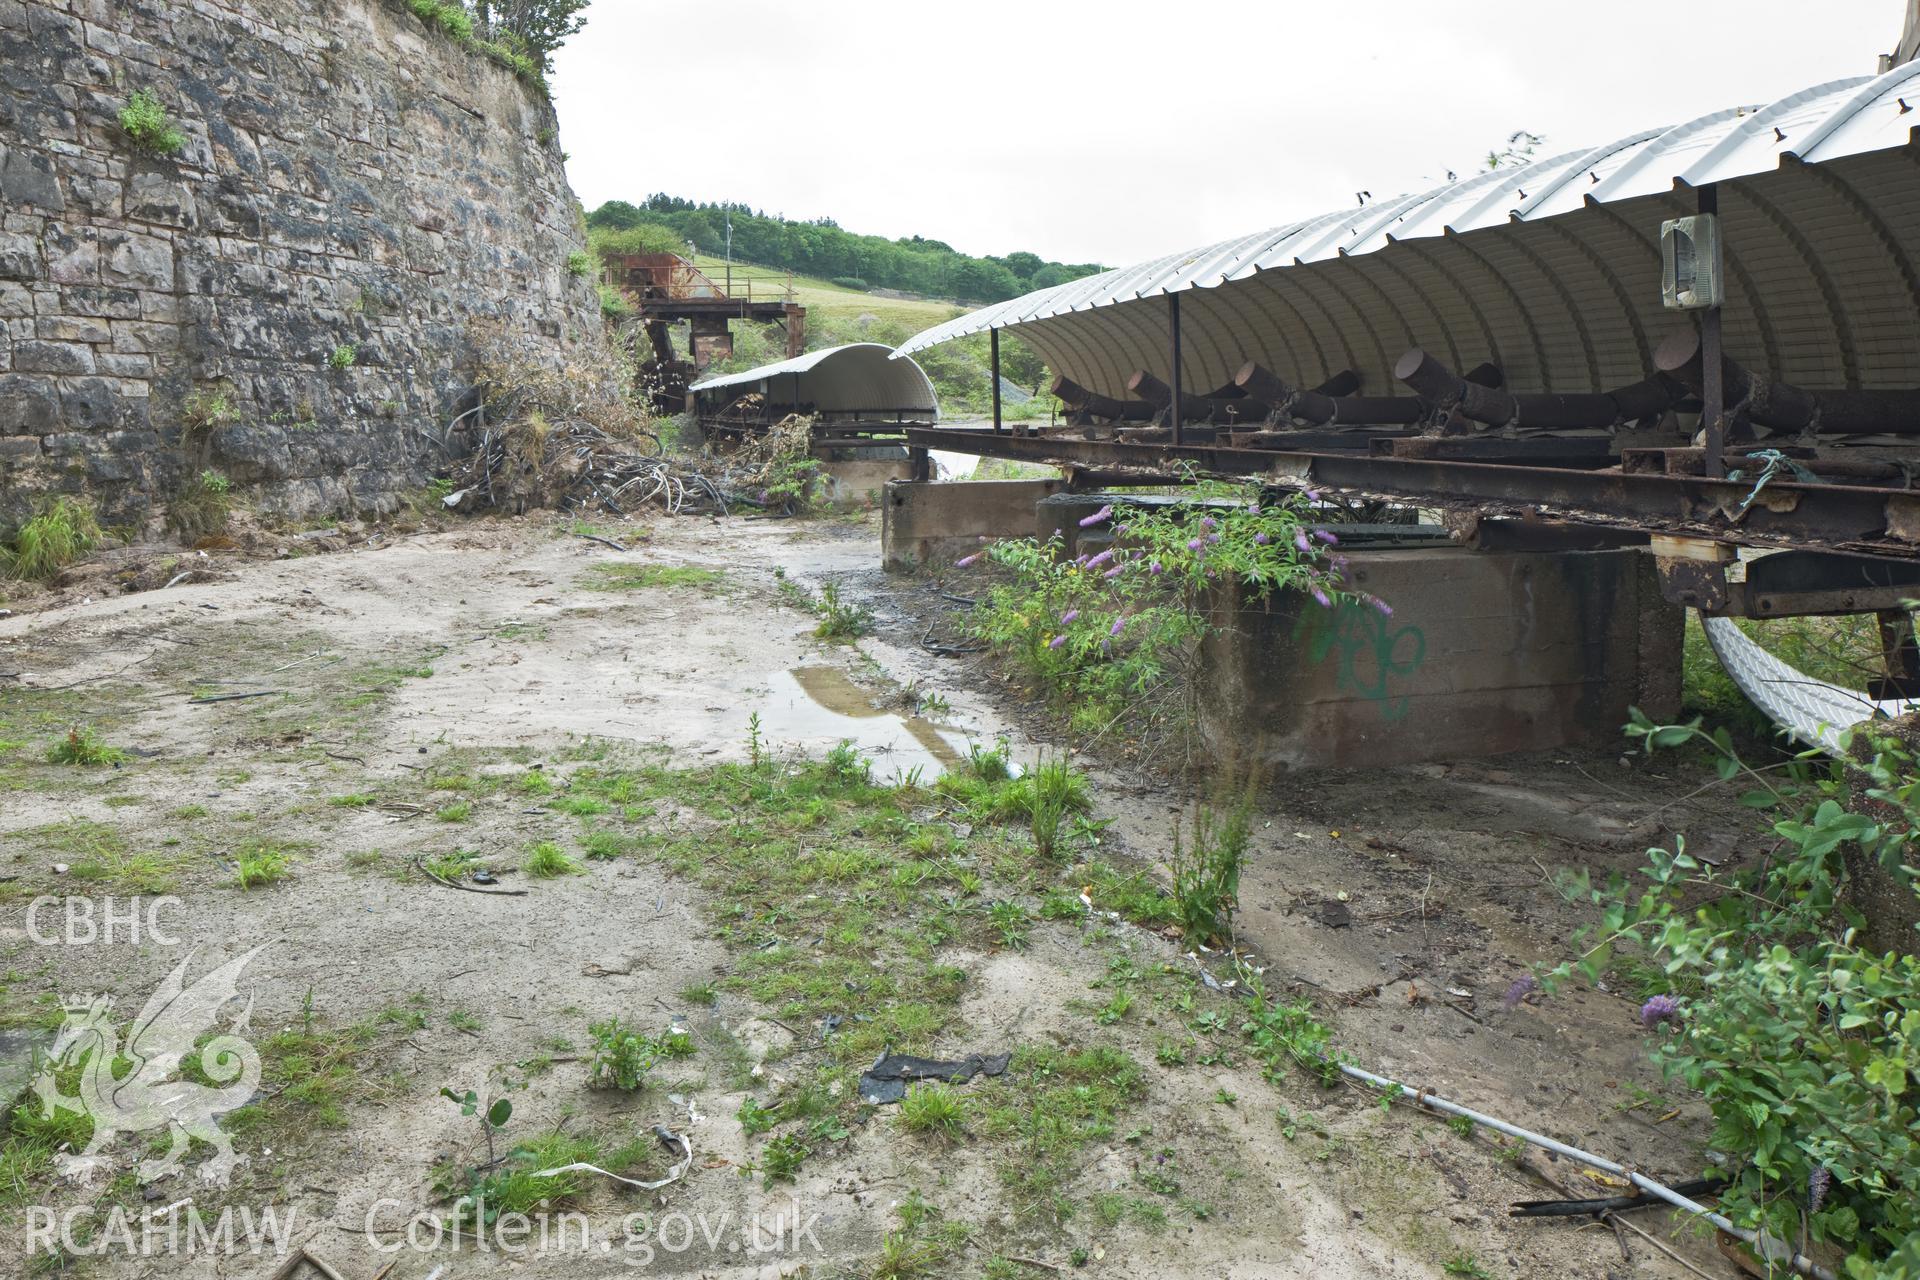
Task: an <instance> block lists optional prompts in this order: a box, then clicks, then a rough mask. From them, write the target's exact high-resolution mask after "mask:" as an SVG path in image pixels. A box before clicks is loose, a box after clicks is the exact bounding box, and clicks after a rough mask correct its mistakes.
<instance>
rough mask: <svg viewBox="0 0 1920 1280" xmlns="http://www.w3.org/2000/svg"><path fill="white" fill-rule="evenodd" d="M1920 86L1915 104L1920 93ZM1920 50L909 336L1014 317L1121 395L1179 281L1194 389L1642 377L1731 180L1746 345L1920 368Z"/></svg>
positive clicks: (1149, 357) (1731, 341)
mask: <svg viewBox="0 0 1920 1280" xmlns="http://www.w3.org/2000/svg"><path fill="white" fill-rule="evenodd" d="M1909 104H1911V105H1909ZM1913 108H1920V66H1917V65H1909V66H1902V67H1898V68H1895V69H1894V70H1893V71H1890V72H1888V73H1887V74H1885V75H1882V76H1878V77H1861V78H1858V79H1850V80H1840V81H1835V82H1833V83H1830V84H1824V85H1819V86H1816V87H1814V88H1812V89H1807V90H1805V91H1803V92H1800V93H1797V94H1794V95H1792V96H1791V97H1788V98H1783V99H1781V100H1780V101H1779V102H1775V103H1772V104H1771V105H1768V106H1764V107H1758V108H1737V109H1732V110H1727V111H1720V112H1716V113H1714V114H1713V115H1709V116H1704V117H1702V118H1700V119H1698V120H1693V121H1690V122H1688V123H1686V124H1682V125H1678V126H1675V127H1674V128H1671V129H1664V130H1654V131H1651V132H1647V133H1639V134H1634V135H1633V136H1631V137H1627V138H1623V139H1621V140H1620V141H1618V142H1615V143H1612V144H1610V145H1608V146H1604V147H1596V148H1592V149H1590V150H1581V151H1574V152H1568V153H1567V154H1565V155H1561V156H1556V157H1554V158H1552V159H1548V160H1540V161H1537V162H1535V163H1533V164H1529V165H1524V166H1520V167H1515V168H1502V169H1497V170H1493V171H1491V172H1487V173H1482V174H1478V175H1476V176H1474V177H1470V178H1466V179H1463V180H1461V181H1458V182H1453V183H1449V184H1447V185H1446V186H1443V187H1439V188H1436V189H1435V190H1432V191H1429V192H1425V193H1423V194H1420V195H1414V196H1403V197H1398V198H1395V199H1391V200H1382V201H1376V202H1374V203H1371V204H1368V205H1366V206H1365V207H1362V208H1355V209H1348V210H1342V211H1340V212H1336V213H1329V214H1325V215H1323V216H1321V217H1318V218H1313V219H1310V220H1308V221H1305V222H1300V223H1295V224H1293V225H1291V226H1285V227H1278V228H1274V229H1272V230H1269V231H1264V232H1260V233H1258V234H1255V235H1250V236H1246V237H1243V238H1241V239H1238V240H1229V241H1223V242H1221V243H1219V244H1215V245H1209V246H1206V247H1204V248H1200V249H1194V250H1190V251H1188V252H1185V253H1177V254H1172V255H1169V256H1167V257H1164V258H1160V259H1156V260H1155V261H1152V262H1148V263H1143V264H1141V265H1139V266H1134V267H1126V268H1121V269H1119V270H1115V271H1107V272H1103V273H1101V274H1100V275H1097V276H1090V277H1087V278H1085V279H1081V280H1074V281H1070V282H1069V283H1067V284H1063V285H1059V286H1057V287H1055V288H1052V289H1043V290H1040V291H1038V292H1036V293H1030V294H1028V295H1026V296H1025V297H1021V298H1016V299H1014V300H1012V301H1010V302H1003V303H997V304H995V305H993V306H990V307H984V308H982V309H980V310H979V311H975V312H972V313H970V314H968V315H964V316H961V317H959V318H957V319H955V320H951V321H949V322H947V323H946V324H943V325H939V326H937V327H935V328H932V329H928V330H927V331H926V332H924V333H921V334H918V335H916V336H915V337H914V338H912V339H910V340H909V341H907V342H906V343H905V344H903V345H902V346H901V348H900V351H901V354H902V355H904V354H906V353H908V352H912V351H918V350H921V349H922V348H925V347H929V346H932V345H934V344H936V343H939V342H944V341H947V340H948V339H950V338H956V337H960V336H963V335H965V334H969V333H977V332H980V331H981V330H984V329H987V328H990V327H1006V328H1011V327H1016V326H1017V327H1019V330H1020V337H1021V339H1022V340H1023V341H1025V342H1026V343H1028V345H1030V346H1032V347H1033V348H1034V349H1035V350H1037V351H1038V352H1039V353H1040V355H1041V356H1042V357H1043V358H1045V360H1046V361H1047V363H1048V365H1049V366H1050V367H1051V368H1053V369H1054V370H1055V371H1056V372H1059V373H1064V374H1066V375H1067V376H1068V377H1070V378H1072V379H1073V380H1074V381H1075V382H1078V383H1080V384H1081V385H1082V386H1084V387H1087V388H1088V389H1089V390H1092V391H1097V392H1100V393H1103V394H1105V395H1109V396H1115V397H1119V398H1125V397H1126V394H1127V392H1126V379H1127V377H1128V375H1129V374H1130V373H1132V372H1133V370H1135V369H1142V368H1144V369H1148V370H1151V371H1152V372H1153V373H1154V374H1155V375H1156V376H1158V377H1161V378H1163V379H1164V378H1166V377H1167V376H1168V374H1169V359H1168V343H1167V323H1166V311H1167V307H1166V303H1165V302H1164V301H1163V300H1161V298H1160V295H1163V294H1167V293H1171V292H1180V293H1181V295H1182V297H1181V312H1180V320H1181V337H1182V359H1181V377H1182V382H1183V384H1184V385H1185V386H1186V387H1187V388H1188V389H1189V390H1193V391H1205V390H1208V389H1211V388H1214V387H1218V386H1222V385H1224V384H1226V383H1227V382H1229V381H1230V380H1231V378H1232V377H1233V374H1234V373H1235V372H1236V371H1237V370H1238V368H1239V367H1240V365H1241V364H1242V363H1244V362H1245V361H1247V360H1250V359H1251V360H1258V361H1260V363H1262V364H1264V365H1266V366H1267V367H1268V368H1270V369H1272V370H1273V371H1274V372H1275V373H1277V374H1279V375H1280V376H1281V377H1282V378H1283V379H1286V380H1288V381H1291V382H1295V383H1298V384H1300V385H1312V384H1313V383H1315V382H1318V381H1320V380H1321V379H1322V378H1325V377H1327V376H1328V375H1330V374H1332V373H1334V372H1336V371H1338V370H1340V369H1348V368H1350V369H1354V370H1356V371H1358V372H1359V373H1360V374H1361V375H1362V379H1363V384H1364V387H1365V389H1366V390H1367V391H1369V392H1372V393H1377V394H1390V393H1392V392H1394V391H1396V390H1399V386H1398V384H1397V383H1395V381H1394V379H1393V377H1392V367H1393V364H1394V361H1395V360H1396V359H1397V358H1398V357H1399V356H1400V355H1401V353H1403V352H1404V351H1406V349H1407V348H1409V347H1413V346H1421V347H1425V348H1426V349H1428V350H1429V351H1431V352H1433V353H1434V354H1435V355H1436V356H1439V357H1440V358H1442V359H1444V360H1446V361H1448V362H1449V363H1450V364H1451V365H1452V366H1453V368H1454V369H1455V370H1456V371H1465V370H1466V369H1469V368H1471V367H1473V366H1474V365H1477V364H1479V363H1480V362H1481V361H1482V360H1489V359H1490V360H1492V361H1493V362H1494V363H1496V364H1498V365H1499V366H1500V367H1501V368H1502V369H1503V370H1504V371H1505V373H1506V377H1507V385H1508V386H1509V387H1510V388H1512V389H1514V390H1518V391H1569V392H1571V391H1605V390H1608V389H1610V388H1613V387H1617V386H1621V385H1623V384H1626V383H1631V382H1636V381H1638V380H1639V379H1641V378H1644V377H1646V376H1647V375H1648V374H1649V373H1650V372H1652V369H1653V360H1652V355H1653V349H1654V347H1655V346H1657V345H1658V344H1659V342H1660V340H1661V338H1663V337H1664V336H1666V335H1667V334H1668V333H1670V332H1672V331H1673V330H1674V329H1676V328H1679V327H1681V326H1683V325H1685V324H1688V323H1690V318H1689V317H1687V316H1685V315H1684V314H1681V313H1677V312H1672V311H1667V310H1665V309H1663V308H1662V306H1661V302H1660V258H1659V233H1660V224H1661V222H1663V221H1664V220H1666V219H1668V218H1675V217H1684V216H1686V215H1689V214H1692V213H1694V212H1696V211H1697V199H1696V196H1695V194H1694V191H1693V190H1692V189H1693V188H1697V187H1699V186H1702V185H1705V184H1707V183H1713V184H1716V186H1717V189H1718V193H1719V207H1720V215H1721V222H1722V230H1723V240H1724V243H1725V245H1726V260H1727V268H1728V270H1727V275H1728V281H1727V289H1728V300H1727V306H1726V308H1725V311H1724V326H1725V334H1726V350H1727V353H1728V354H1729V355H1731V356H1732V357H1734V358H1735V359H1737V360H1739V361H1741V362H1742V363H1744V364H1746V365H1747V366H1748V367H1749V368H1751V369H1753V370H1755V371H1756V372H1758V373H1761V374H1763V375H1766V376H1769V377H1772V378H1775V379H1779V380H1783V381H1787V382H1792V383H1797V384H1799V385H1801V386H1805V387H1809V388H1820V389H1828V388H1841V387H1851V388H1863V387H1864V388H1899V387H1911V386H1916V385H1920V267H1917V264H1920V148H1916V145H1915V135H1914V132H1913V130H1914V126H1915V125H1916V123H1920V115H1914V114H1911V111H1912V109H1913Z"/></svg>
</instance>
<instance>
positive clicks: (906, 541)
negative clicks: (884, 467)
mask: <svg viewBox="0 0 1920 1280" xmlns="http://www.w3.org/2000/svg"><path fill="white" fill-rule="evenodd" d="M1066 484H1067V482H1066V481H1064V480H1060V479H1055V478H1051V477H1049V478H1046V479H1038V480H962V481H950V482H944V483H943V482H940V481H933V480H895V481H892V482H890V483H889V484H888V485H887V489H886V498H885V500H884V501H883V502H882V504H881V507H880V511H881V523H880V546H881V556H882V564H883V567H884V568H885V569H886V571H887V572H888V573H911V572H913V571H914V570H915V569H918V568H920V567H921V566H922V565H926V564H929V563H932V562H933V561H936V560H939V559H942V558H946V559H950V560H951V559H958V558H960V557H961V556H964V555H966V554H968V553H969V552H971V551H977V550H979V548H980V540H981V539H982V538H1030V537H1032V536H1033V535H1034V533H1035V528H1036V525H1035V521H1036V517H1035V514H1034V508H1035V507H1036V505H1037V504H1038V503H1039V502H1040V500H1041V499H1042V498H1046V497H1049V496H1051V495H1053V494H1055V493H1058V492H1060V491H1061V490H1062V489H1064V488H1066Z"/></svg>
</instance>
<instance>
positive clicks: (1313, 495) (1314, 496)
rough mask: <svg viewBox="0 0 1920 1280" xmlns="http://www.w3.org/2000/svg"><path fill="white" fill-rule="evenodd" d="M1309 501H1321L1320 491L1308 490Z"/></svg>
mask: <svg viewBox="0 0 1920 1280" xmlns="http://www.w3.org/2000/svg"><path fill="white" fill-rule="evenodd" d="M1307 501H1308V502H1318V501H1320V491H1319V490H1318V489H1309V490H1307Z"/></svg>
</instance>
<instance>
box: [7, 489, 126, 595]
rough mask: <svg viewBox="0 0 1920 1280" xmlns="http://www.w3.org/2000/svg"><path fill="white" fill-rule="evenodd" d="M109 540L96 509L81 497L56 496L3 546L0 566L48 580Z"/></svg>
mask: <svg viewBox="0 0 1920 1280" xmlns="http://www.w3.org/2000/svg"><path fill="white" fill-rule="evenodd" d="M105 539H106V535H105V534H104V533H102V532H101V529H100V522H99V520H98V519H96V518H95V516H94V514H93V508H91V507H89V506H87V505H86V504H85V503H83V502H81V501H80V500H79V499H78V498H69V497H59V498H55V499H54V500H53V501H52V502H50V503H48V504H47V505H46V506H45V507H43V508H42V509H41V511H40V513H39V514H38V515H35V516H33V517H32V518H31V519H29V520H28V521H27V522H26V523H25V524H23V525H21V526H20V527H19V528H18V529H17V530H15V531H14V535H13V538H12V539H11V540H10V541H9V542H8V543H6V544H5V545H4V546H0V569H4V570H5V571H6V573H7V576H8V577H12V578H28V579H32V580H35V581H39V582H45V581H48V580H49V579H51V578H52V577H53V576H54V575H55V574H57V573H59V572H60V570H62V569H64V568H66V567H67V566H68V565H70V564H72V563H73V562H74V561H75V560H78V559H79V558H80V557H81V556H83V555H85V554H86V553H87V552H89V551H91V550H93V549H94V548H95V547H97V546H99V545H100V544H101V542H103V541H105Z"/></svg>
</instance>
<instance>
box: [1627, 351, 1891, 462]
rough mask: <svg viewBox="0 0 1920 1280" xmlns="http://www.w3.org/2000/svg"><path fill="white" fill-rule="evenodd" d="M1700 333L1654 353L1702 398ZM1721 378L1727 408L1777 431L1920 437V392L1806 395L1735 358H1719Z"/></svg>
mask: <svg viewBox="0 0 1920 1280" xmlns="http://www.w3.org/2000/svg"><path fill="white" fill-rule="evenodd" d="M1703 345H1704V344H1703V342H1702V339H1701V336H1700V334H1699V332H1698V331H1697V330H1694V329H1681V330H1679V331H1678V332H1676V333H1674V334H1672V335H1671V336H1669V337H1668V338H1667V339H1666V341H1664V342H1662V343H1661V344H1660V346H1659V348H1658V349H1657V350H1656V351H1655V352H1654V353H1653V363H1654V366H1655V367H1656V368H1657V369H1659V370H1660V371H1661V372H1662V373H1666V374H1670V375H1672V376H1673V377H1674V378H1676V379H1678V380H1679V381H1680V383H1681V384H1682V385H1684V386H1685V387H1686V388H1687V389H1688V390H1689V391H1692V392H1693V393H1694V394H1696V395H1703V394H1704V392H1705V388H1706V369H1705V360H1704V358H1703V354H1702V352H1703ZM1720 376H1721V379H1722V381H1723V382H1724V384H1725V388H1726V390H1725V394H1726V401H1727V404H1728V406H1729V407H1731V408H1736V409H1739V408H1741V407H1742V402H1743V401H1744V402H1745V405H1744V409H1743V410H1742V411H1743V412H1744V413H1745V415H1746V416H1747V417H1749V418H1751V419H1752V420H1753V421H1755V422H1757V423H1759V424H1760V425H1761V426H1763V427H1770V428H1772V429H1773V430H1775V431H1805V430H1806V429H1807V428H1809V427H1813V428H1815V429H1816V430H1818V431H1820V432H1823V433H1825V434H1827V435H1841V436H1845V435H1915V434H1920V391H1808V390H1805V389H1803V388H1801V387H1796V386H1794V385H1793V384H1791V383H1787V382H1762V381H1761V380H1759V379H1758V378H1755V377H1754V376H1753V374H1752V373H1750V372H1748V371H1747V369H1746V368H1744V367H1743V366H1742V365H1740V364H1738V363H1737V362H1735V361H1734V360H1733V358H1732V357H1730V356H1726V355H1722V356H1721V357H1720Z"/></svg>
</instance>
